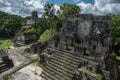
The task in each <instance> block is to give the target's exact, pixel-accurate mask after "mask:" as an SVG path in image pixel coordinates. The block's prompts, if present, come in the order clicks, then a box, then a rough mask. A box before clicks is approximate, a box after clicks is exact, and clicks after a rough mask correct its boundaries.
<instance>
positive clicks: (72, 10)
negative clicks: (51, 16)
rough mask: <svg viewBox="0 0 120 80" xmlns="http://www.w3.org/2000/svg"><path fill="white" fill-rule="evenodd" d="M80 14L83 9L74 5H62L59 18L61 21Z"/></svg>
mask: <svg viewBox="0 0 120 80" xmlns="http://www.w3.org/2000/svg"><path fill="white" fill-rule="evenodd" d="M80 12H81V9H80V7H79V6H77V5H74V4H68V3H64V4H62V5H61V6H60V11H58V13H59V17H60V18H61V19H65V18H66V17H68V16H69V15H78V14H80Z"/></svg>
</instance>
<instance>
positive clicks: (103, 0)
mask: <svg viewBox="0 0 120 80" xmlns="http://www.w3.org/2000/svg"><path fill="white" fill-rule="evenodd" d="M46 1H47V0H0V11H4V12H7V13H11V14H16V15H22V16H29V15H31V12H32V11H33V10H36V11H38V14H39V16H41V14H42V13H43V12H44V9H43V8H44V3H45V2H46ZM73 1H75V2H78V4H77V5H78V6H80V7H81V9H82V13H85V14H87V13H91V14H96V15H104V14H108V13H115V14H120V0H94V2H95V4H91V3H84V2H81V1H83V0H73ZM54 7H55V9H56V10H58V9H59V6H58V5H56V4H55V5H54Z"/></svg>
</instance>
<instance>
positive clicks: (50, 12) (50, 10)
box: [42, 2, 55, 18]
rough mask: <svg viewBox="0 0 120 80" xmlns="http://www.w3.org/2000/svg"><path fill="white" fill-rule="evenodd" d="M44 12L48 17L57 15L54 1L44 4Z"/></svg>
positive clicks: (44, 15)
mask: <svg viewBox="0 0 120 80" xmlns="http://www.w3.org/2000/svg"><path fill="white" fill-rule="evenodd" d="M44 11H45V12H44V13H43V15H42V16H43V17H47V18H51V17H54V16H55V8H54V5H53V4H52V3H48V2H47V3H46V4H45V5H44Z"/></svg>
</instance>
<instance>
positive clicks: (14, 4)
mask: <svg viewBox="0 0 120 80" xmlns="http://www.w3.org/2000/svg"><path fill="white" fill-rule="evenodd" d="M45 1H46V0H0V11H4V12H7V13H11V14H16V15H22V16H29V15H30V14H31V12H32V11H33V10H36V11H38V13H39V15H41V13H43V5H44V3H45Z"/></svg>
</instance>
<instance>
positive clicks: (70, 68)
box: [51, 60, 77, 71]
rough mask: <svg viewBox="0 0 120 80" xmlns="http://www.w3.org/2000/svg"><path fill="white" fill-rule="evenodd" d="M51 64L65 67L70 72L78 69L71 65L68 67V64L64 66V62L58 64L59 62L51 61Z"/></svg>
mask: <svg viewBox="0 0 120 80" xmlns="http://www.w3.org/2000/svg"><path fill="white" fill-rule="evenodd" d="M51 63H53V64H56V65H57V64H58V65H59V66H63V67H65V68H67V69H69V70H72V71H73V70H74V69H76V68H77V66H76V67H75V66H74V67H73V66H70V64H69V65H66V64H64V63H62V62H58V61H57V60H51Z"/></svg>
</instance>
